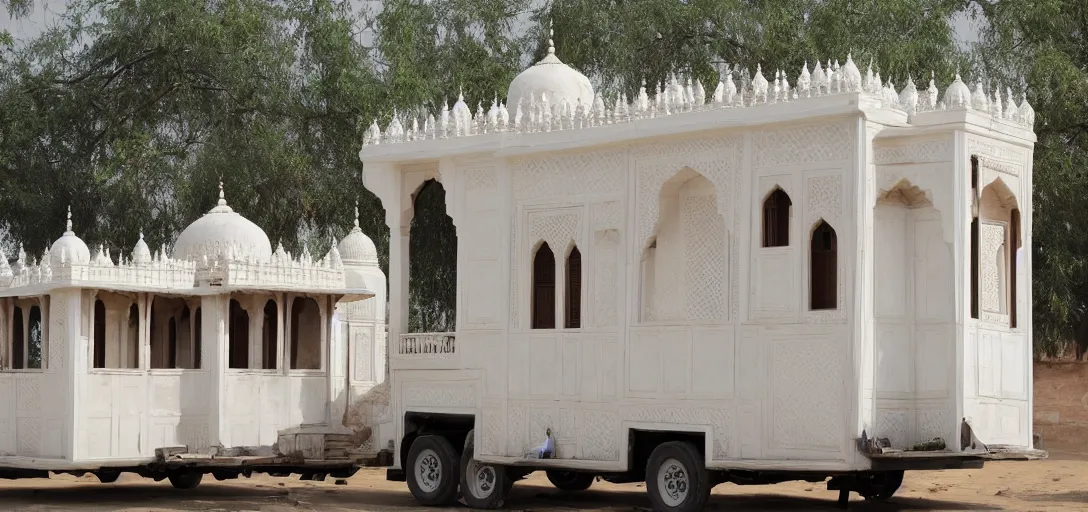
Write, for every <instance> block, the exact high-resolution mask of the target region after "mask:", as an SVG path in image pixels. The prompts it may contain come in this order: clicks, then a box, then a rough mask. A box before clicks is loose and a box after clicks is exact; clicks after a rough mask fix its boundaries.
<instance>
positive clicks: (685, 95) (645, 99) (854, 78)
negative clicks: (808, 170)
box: [363, 55, 1035, 146]
mask: <svg viewBox="0 0 1088 512" xmlns="http://www.w3.org/2000/svg"><path fill="white" fill-rule="evenodd" d="M735 70H736V69H735V68H734V69H732V70H727V71H726V72H725V74H724V76H723V77H722V78H721V79H720V81H719V82H718V85H717V87H716V88H715V89H714V91H713V93H712V94H711V95H710V98H709V101H707V97H706V94H705V91H704V89H703V85H702V83H701V82H700V81H699V80H698V79H696V80H695V81H694V84H693V83H692V80H691V78H690V77H689V78H686V79H683V80H678V79H677V77H676V76H672V77H671V79H670V80H669V83H668V84H667V85H666V84H662V85H660V86H658V89H657V91H656V94H655V96H654V98H652V99H651V98H650V96H649V95H648V94H647V92H646V83H645V81H643V83H642V86H641V87H640V88H639V93H638V96H637V97H636V98H634V99H633V101H628V99H627V96H626V95H625V94H620V95H619V96H618V97H616V98H615V99H614V100H612V101H610V102H608V103H611V106H609V105H607V104H606V101H605V99H604V98H603V97H602V96H601V95H600V94H599V93H598V94H597V95H596V96H595V97H594V98H592V99H590V98H586V99H585V100H586V102H585V103H583V101H582V100H581V99H579V100H578V101H577V102H576V104H570V103H569V102H567V101H566V100H564V101H563V102H561V103H558V104H555V103H551V102H549V99H548V97H547V96H546V95H542V96H541V97H540V98H536V97H533V98H532V100H531V101H530V102H529V103H528V104H524V103H521V102H520V100H519V104H518V105H515V106H514V107H513V112H511V111H510V110H509V109H508V108H507V105H505V104H503V103H501V102H499V101H498V100H493V101H492V102H491V107H490V108H489V109H487V110H486V111H485V109H484V107H483V105H482V104H479V105H477V109H476V113H475V115H473V114H472V112H471V109H470V108H469V107H468V106H467V105H466V104H465V101H464V98H463V97H459V98H458V101H457V103H456V104H455V105H454V107H453V110H452V113H451V110H450V108H449V106H448V105H447V104H446V103H445V102H443V103H442V111H441V112H439V113H438V114H437V118H436V116H435V114H433V113H426V114H425V115H419V116H402V115H400V114H398V113H397V112H394V115H393V120H392V121H391V122H390V123H389V125H388V126H386V129H385V131H384V132H383V131H382V130H381V129H380V128H379V126H378V123H377V121H375V122H373V123H372V124H371V125H370V128H369V129H367V131H366V133H365V134H364V136H363V145H364V146H371V145H377V144H397V143H406V142H413V141H421V140H431V139H447V138H452V137H467V136H474V135H483V134H488V133H542V132H551V131H561V130H576V129H583V128H593V127H597V126H604V125H610V124H621V123H629V122H633V121H638V120H643V119H654V118H657V117H662V116H670V115H680V114H684V113H689V112H705V111H710V110H715V109H723V108H744V107H753V106H759V105H764V104H774V103H789V102H795V101H804V100H806V99H809V98H815V97H820V96H828V95H834V94H841V93H861V94H864V95H866V96H868V97H869V98H871V99H873V100H874V101H875V102H876V103H877V104H879V105H880V106H881V107H882V108H890V109H896V110H901V111H904V112H906V113H907V114H908V115H911V116H913V115H914V114H916V113H920V112H928V111H947V110H973V111H977V112H982V113H984V114H989V115H990V116H991V117H993V118H994V119H1000V120H1005V121H1008V122H1013V123H1017V124H1020V125H1023V126H1027V127H1029V128H1031V127H1032V126H1033V125H1034V123H1035V110H1034V109H1033V108H1032V106H1031V105H1030V104H1029V103H1028V101H1027V97H1026V95H1022V96H1021V103H1020V104H1019V105H1017V104H1016V102H1015V101H1014V99H1013V96H1012V89H1011V88H1006V92H1007V96H1006V97H1004V98H1002V95H1001V91H1000V87H999V86H995V88H994V93H993V96H992V97H991V96H989V95H988V93H986V92H985V91H984V89H983V88H982V83H981V82H978V83H977V84H976V87H975V91H974V92H973V93H972V92H971V90H970V88H969V87H968V86H967V85H966V84H964V83H963V81H962V79H961V78H960V76H959V74H958V73H957V74H956V77H955V79H954V80H953V82H952V83H951V85H950V86H949V87H948V89H947V90H946V92H945V98H944V100H943V101H942V100H941V98H940V97H939V96H940V93H939V91H938V90H937V86H936V80H935V78H934V77H932V76H931V78H930V80H929V87H928V88H927V89H925V90H923V91H918V90H917V88H916V86H915V85H914V80H913V78H910V77H908V79H907V84H906V86H905V87H904V88H903V89H902V91H900V92H896V90H895V86H894V85H893V84H892V82H891V81H890V80H889V81H887V82H884V81H882V79H881V77H880V73H873V70H872V63H870V65H869V69H868V70H867V72H866V74H865V75H864V76H862V75H861V73H860V72H859V70H858V68H857V65H855V64H854V61H853V58H852V57H851V56H849V55H848V56H847V57H846V63H845V64H844V65H842V66H841V67H840V66H839V63H838V61H836V62H835V63H834V64H832V62H831V61H828V62H827V64H826V69H825V68H823V67H821V65H820V63H819V62H817V63H816V66H815V69H814V71H813V72H811V73H810V72H809V67H808V63H805V66H804V67H803V68H802V69H801V72H800V74H799V76H798V78H797V80H796V81H795V84H794V85H792V86H791V84H790V83H789V80H788V78H787V76H786V73H785V72H783V71H776V72H775V74H774V79H773V81H768V80H767V78H766V77H764V75H763V69H762V66H760V65H757V66H756V73H755V76H754V77H753V78H752V79H751V80H745V79H743V78H742V80H741V84H740V87H738V86H737V83H736V81H735V80H734V77H733V72H734V71H735ZM743 74H744V75H745V77H746V76H747V70H744V71H743ZM681 82H683V83H681ZM1003 104H1004V105H1005V106H1004V107H1002V105H1003ZM424 111H425V109H420V110H419V112H424ZM451 114H452V115H451ZM402 117H404V119H403V120H402V119H401V118H402Z"/></svg>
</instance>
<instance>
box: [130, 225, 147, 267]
mask: <svg viewBox="0 0 1088 512" xmlns="http://www.w3.org/2000/svg"><path fill="white" fill-rule="evenodd" d="M132 262H133V263H135V264H137V265H146V264H148V263H151V248H150V247H148V246H147V242H145V241H144V232H143V231H141V232H140V240H138V241H137V242H136V247H133V248H132Z"/></svg>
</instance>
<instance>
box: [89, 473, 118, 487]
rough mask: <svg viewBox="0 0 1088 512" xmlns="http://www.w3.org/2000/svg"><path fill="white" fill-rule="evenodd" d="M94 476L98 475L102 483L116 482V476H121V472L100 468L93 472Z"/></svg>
mask: <svg viewBox="0 0 1088 512" xmlns="http://www.w3.org/2000/svg"><path fill="white" fill-rule="evenodd" d="M94 476H96V477H98V481H99V482H102V483H104V484H112V483H114V482H116V481H117V479H118V478H121V472H120V471H108V470H102V471H99V472H97V473H95V474H94Z"/></svg>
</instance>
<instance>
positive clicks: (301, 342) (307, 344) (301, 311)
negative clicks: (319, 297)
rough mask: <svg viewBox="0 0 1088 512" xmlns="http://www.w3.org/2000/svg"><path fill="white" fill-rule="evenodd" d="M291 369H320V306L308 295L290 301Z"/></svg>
mask: <svg viewBox="0 0 1088 512" xmlns="http://www.w3.org/2000/svg"><path fill="white" fill-rule="evenodd" d="M291 369H292V370H320V369H321V308H320V307H318V305H317V301H316V300H314V299H312V298H310V297H295V298H294V300H292V301H291Z"/></svg>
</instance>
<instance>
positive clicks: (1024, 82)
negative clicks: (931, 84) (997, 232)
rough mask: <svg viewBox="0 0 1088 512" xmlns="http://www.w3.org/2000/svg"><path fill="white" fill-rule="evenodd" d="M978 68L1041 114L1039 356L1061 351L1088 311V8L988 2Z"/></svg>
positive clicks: (1036, 283) (1050, 2) (1036, 231)
mask: <svg viewBox="0 0 1088 512" xmlns="http://www.w3.org/2000/svg"><path fill="white" fill-rule="evenodd" d="M975 5H976V7H977V12H978V13H979V14H980V15H981V16H983V17H984V18H985V19H986V21H987V24H986V26H985V28H984V30H983V33H982V39H981V41H980V42H979V44H978V48H977V52H976V57H977V60H978V68H979V70H980V71H981V72H982V73H984V74H985V75H986V76H988V77H989V78H990V79H991V81H993V82H996V83H1000V84H1005V85H1007V86H1009V87H1011V88H1012V89H1013V90H1014V91H1018V92H1020V91H1023V90H1025V88H1026V90H1027V97H1028V101H1030V102H1031V105H1032V106H1033V107H1034V108H1035V112H1036V119H1035V133H1036V136H1037V137H1038V142H1037V143H1036V145H1035V155H1034V165H1033V186H1034V193H1033V195H1032V202H1033V204H1032V206H1033V208H1032V214H1033V216H1034V217H1033V219H1032V229H1033V233H1032V236H1033V240H1032V244H1033V249H1034V250H1033V253H1032V255H1033V258H1034V268H1033V269H1032V277H1033V280H1032V286H1033V295H1034V297H1033V307H1034V316H1033V321H1034V332H1033V335H1034V339H1035V346H1036V351H1037V353H1039V354H1041V355H1049V356H1054V355H1058V354H1060V353H1062V352H1063V351H1064V350H1065V349H1066V347H1067V345H1068V340H1071V339H1072V337H1073V330H1074V327H1075V324H1076V322H1078V321H1079V320H1080V318H1081V317H1082V315H1084V314H1085V309H1086V305H1088V233H1086V231H1085V228H1086V226H1088V225H1086V223H1085V219H1084V217H1083V215H1082V214H1083V212H1084V211H1085V209H1086V208H1088V194H1085V191H1086V190H1088V39H1086V37H1088V34H1086V32H1085V30H1086V29H1088V4H1085V3H1084V2H1082V1H1077V0H1046V1H1042V2H1039V1H1026V0H1002V1H1000V2H996V1H985V0H980V1H979V2H977V3H976V4H975Z"/></svg>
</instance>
